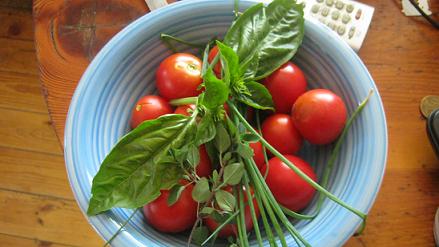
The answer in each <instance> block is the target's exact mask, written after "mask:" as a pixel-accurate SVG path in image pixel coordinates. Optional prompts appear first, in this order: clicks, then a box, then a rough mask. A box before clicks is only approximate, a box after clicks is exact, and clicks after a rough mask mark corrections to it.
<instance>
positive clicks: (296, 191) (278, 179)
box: [261, 155, 317, 212]
mask: <svg viewBox="0 0 439 247" xmlns="http://www.w3.org/2000/svg"><path fill="white" fill-rule="evenodd" d="M285 157H286V158H287V159H288V160H289V161H291V162H292V163H293V164H294V165H295V166H297V168H299V169H300V170H301V171H303V172H304V173H305V174H306V175H308V176H309V177H310V178H311V179H312V180H314V181H316V180H317V176H316V174H315V173H314V170H313V169H312V167H311V166H310V165H309V164H308V163H307V162H306V161H304V160H302V159H301V158H299V157H296V156H293V155H285ZM268 166H269V168H268V174H267V177H266V179H265V181H266V182H267V185H268V187H269V188H270V190H271V192H272V193H273V195H274V197H275V198H276V200H277V201H278V202H279V203H280V204H282V205H283V206H285V207H286V208H288V209H290V210H292V211H296V212H297V211H300V210H302V209H304V208H305V207H306V206H307V205H308V204H309V203H310V202H311V200H312V197H313V196H314V193H315V189H314V188H313V187H312V186H311V185H309V184H308V183H307V182H306V181H305V180H303V179H302V178H300V177H299V175H297V174H296V173H295V172H294V171H293V170H291V169H290V168H289V167H288V166H287V165H286V164H285V163H283V162H282V161H281V160H280V159H279V158H277V157H274V158H272V159H270V160H269V161H268ZM266 170H267V165H264V166H263V167H262V170H261V174H265V172H266Z"/></svg>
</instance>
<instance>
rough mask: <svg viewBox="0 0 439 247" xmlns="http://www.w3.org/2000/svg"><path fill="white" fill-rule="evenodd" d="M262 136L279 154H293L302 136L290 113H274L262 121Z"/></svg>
mask: <svg viewBox="0 0 439 247" xmlns="http://www.w3.org/2000/svg"><path fill="white" fill-rule="evenodd" d="M262 136H263V137H264V139H265V140H266V141H268V143H270V144H271V145H272V146H273V147H274V148H275V149H276V150H277V151H279V152H280V153H281V154H294V153H296V152H297V151H299V149H300V147H301V146H302V141H303V140H302V136H301V135H300V134H299V132H298V131H297V129H296V127H294V124H293V121H292V120H291V117H290V115H287V114H274V115H271V116H269V117H268V118H267V119H265V120H264V122H263V123H262Z"/></svg>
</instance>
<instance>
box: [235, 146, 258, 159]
mask: <svg viewBox="0 0 439 247" xmlns="http://www.w3.org/2000/svg"><path fill="white" fill-rule="evenodd" d="M236 152H238V154H239V155H240V156H241V157H242V158H244V159H250V158H252V157H253V155H254V153H253V149H252V148H251V147H250V146H249V145H248V144H243V143H239V144H238V147H237V148H236Z"/></svg>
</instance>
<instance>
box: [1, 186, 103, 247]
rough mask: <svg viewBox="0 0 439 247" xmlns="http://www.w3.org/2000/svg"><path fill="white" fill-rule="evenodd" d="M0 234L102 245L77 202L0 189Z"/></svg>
mask: <svg viewBox="0 0 439 247" xmlns="http://www.w3.org/2000/svg"><path fill="white" fill-rule="evenodd" d="M0 201H1V203H0V233H4V234H8V235H14V236H19V237H21V236H22V237H26V238H33V239H39V240H41V241H48V242H55V243H59V244H66V245H74V246H102V245H103V241H102V240H101V239H100V237H99V236H98V235H97V234H96V233H95V232H94V230H93V229H92V227H91V226H90V225H88V223H87V221H86V220H85V219H84V216H83V215H82V213H81V212H80V211H79V209H78V206H77V205H76V202H74V201H71V200H60V199H54V198H48V197H43V196H35V195H30V194H23V193H17V192H11V191H5V190H0Z"/></svg>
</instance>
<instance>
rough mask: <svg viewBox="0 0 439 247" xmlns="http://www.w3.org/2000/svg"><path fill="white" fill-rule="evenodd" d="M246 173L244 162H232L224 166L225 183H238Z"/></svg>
mask: <svg viewBox="0 0 439 247" xmlns="http://www.w3.org/2000/svg"><path fill="white" fill-rule="evenodd" d="M243 175H244V164H242V163H232V164H229V165H227V166H226V167H225V168H224V175H223V179H224V183H227V184H229V185H236V184H238V183H239V182H240V181H241V178H242V176H243Z"/></svg>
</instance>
